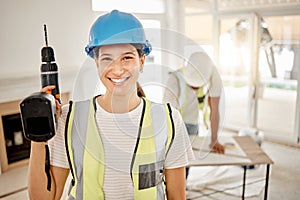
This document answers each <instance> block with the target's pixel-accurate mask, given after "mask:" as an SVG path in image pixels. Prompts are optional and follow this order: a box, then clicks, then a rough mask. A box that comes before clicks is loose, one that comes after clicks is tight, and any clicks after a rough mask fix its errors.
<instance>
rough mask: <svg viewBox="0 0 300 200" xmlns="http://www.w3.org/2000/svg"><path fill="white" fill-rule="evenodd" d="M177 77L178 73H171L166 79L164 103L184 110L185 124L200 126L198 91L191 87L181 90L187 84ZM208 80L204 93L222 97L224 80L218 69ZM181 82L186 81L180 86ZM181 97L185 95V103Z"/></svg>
mask: <svg viewBox="0 0 300 200" xmlns="http://www.w3.org/2000/svg"><path fill="white" fill-rule="evenodd" d="M178 73H181V72H178ZM176 76H177V73H176V72H172V73H169V76H168V77H167V78H166V79H167V82H166V87H165V88H166V89H165V92H164V97H163V101H164V102H166V103H170V104H171V105H172V106H174V107H175V108H176V109H178V110H180V109H182V110H181V115H182V118H183V121H184V122H185V123H187V124H198V118H199V104H198V98H197V94H196V91H195V90H193V89H191V88H190V87H185V88H180V86H181V85H184V86H186V83H185V81H184V79H183V78H178V77H176ZM207 80H208V82H207V84H206V85H204V86H203V87H204V92H205V93H206V92H208V95H209V96H210V97H220V96H221V93H222V80H221V77H220V75H219V74H218V72H217V69H216V68H212V73H211V76H210V77H208V78H207ZM179 81H184V84H182V83H181V85H180V83H179ZM181 93H184V94H181ZM180 95H184V96H183V99H184V100H183V101H182V99H181V97H180ZM180 102H182V103H180Z"/></svg>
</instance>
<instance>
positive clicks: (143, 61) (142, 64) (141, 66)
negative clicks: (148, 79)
mask: <svg viewBox="0 0 300 200" xmlns="http://www.w3.org/2000/svg"><path fill="white" fill-rule="evenodd" d="M145 60H146V55H145V54H144V55H142V56H141V57H140V72H143V69H144V63H145Z"/></svg>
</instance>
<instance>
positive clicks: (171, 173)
mask: <svg viewBox="0 0 300 200" xmlns="http://www.w3.org/2000/svg"><path fill="white" fill-rule="evenodd" d="M165 177H166V190H167V199H168V200H174V199H176V200H177V199H178V200H179V199H185V198H186V197H185V184H186V183H185V167H180V168H175V169H166V170H165Z"/></svg>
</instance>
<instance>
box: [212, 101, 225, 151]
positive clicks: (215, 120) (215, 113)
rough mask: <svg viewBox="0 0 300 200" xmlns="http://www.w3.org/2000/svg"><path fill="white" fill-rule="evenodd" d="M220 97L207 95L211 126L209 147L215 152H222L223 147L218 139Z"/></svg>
mask: <svg viewBox="0 0 300 200" xmlns="http://www.w3.org/2000/svg"><path fill="white" fill-rule="evenodd" d="M219 102H220V97H209V98H208V103H209V107H210V126H211V144H210V148H211V149H212V150H213V151H216V152H217V153H222V154H223V153H224V152H225V148H224V146H223V145H222V144H220V143H219V141H218V130H219V122H220V113H219Z"/></svg>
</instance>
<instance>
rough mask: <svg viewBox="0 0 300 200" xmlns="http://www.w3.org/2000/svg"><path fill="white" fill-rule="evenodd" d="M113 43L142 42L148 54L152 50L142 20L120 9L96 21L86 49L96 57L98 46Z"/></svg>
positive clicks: (91, 55)
mask: <svg viewBox="0 0 300 200" xmlns="http://www.w3.org/2000/svg"><path fill="white" fill-rule="evenodd" d="M111 44H142V45H143V52H144V53H145V54H146V55H148V54H149V53H150V52H151V50H152V48H151V44H150V43H149V42H148V40H146V36H145V32H144V29H143V26H142V24H141V22H140V21H139V20H138V19H137V18H136V17H135V16H133V15H132V14H130V13H125V12H120V11H118V10H113V11H111V12H110V13H108V14H105V15H102V16H100V17H99V18H98V19H97V20H96V21H95V22H94V24H93V25H92V27H91V30H90V36H89V44H88V45H87V46H86V47H85V51H86V53H87V54H88V55H89V56H90V57H92V58H94V51H93V49H94V48H95V47H96V46H103V45H111Z"/></svg>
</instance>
